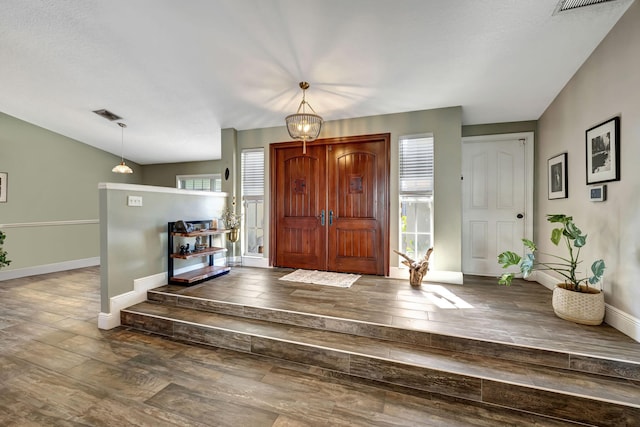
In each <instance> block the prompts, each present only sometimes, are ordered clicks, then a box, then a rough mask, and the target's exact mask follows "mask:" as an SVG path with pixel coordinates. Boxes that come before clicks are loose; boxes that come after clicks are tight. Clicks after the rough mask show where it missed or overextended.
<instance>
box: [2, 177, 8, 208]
mask: <svg viewBox="0 0 640 427" xmlns="http://www.w3.org/2000/svg"><path fill="white" fill-rule="evenodd" d="M8 175H9V174H8V173H6V172H0V203H6V201H7V185H8V184H9V183H8V182H7V179H8Z"/></svg>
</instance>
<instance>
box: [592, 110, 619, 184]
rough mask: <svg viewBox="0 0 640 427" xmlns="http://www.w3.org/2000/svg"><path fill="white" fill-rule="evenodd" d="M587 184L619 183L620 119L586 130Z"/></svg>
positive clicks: (615, 118)
mask: <svg viewBox="0 0 640 427" xmlns="http://www.w3.org/2000/svg"><path fill="white" fill-rule="evenodd" d="M585 139H586V141H585V143H586V148H587V151H586V160H587V184H596V183H599V182H608V181H620V117H614V118H613V119H611V120H607V121H606V122H603V123H600V124H599V125H596V126H594V127H592V128H591V129H588V130H587V131H586V136H585Z"/></svg>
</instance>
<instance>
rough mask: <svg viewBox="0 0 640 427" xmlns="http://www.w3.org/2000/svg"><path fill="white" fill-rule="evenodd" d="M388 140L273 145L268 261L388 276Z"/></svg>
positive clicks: (361, 138) (377, 137) (368, 137)
mask: <svg viewBox="0 0 640 427" xmlns="http://www.w3.org/2000/svg"><path fill="white" fill-rule="evenodd" d="M388 153H389V135H388V134H383V135H365V136H358V137H345V138H335V139H327V140H322V141H317V142H314V143H313V144H309V145H307V154H306V155H303V154H302V150H301V148H300V145H299V144H291V143H283V144H272V147H271V158H272V163H271V176H272V187H271V188H272V196H271V200H272V219H271V233H272V236H275V239H274V238H272V239H271V242H272V247H271V251H270V252H271V254H273V256H272V258H271V264H272V265H274V266H281V267H292V268H305V269H313V270H329V271H342V272H351V273H361V274H375V275H384V274H388V272H389V245H388V241H389V196H388V191H389V190H388V189H389V184H388V181H389V160H388V156H389V154H388Z"/></svg>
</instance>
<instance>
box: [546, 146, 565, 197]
mask: <svg viewBox="0 0 640 427" xmlns="http://www.w3.org/2000/svg"><path fill="white" fill-rule="evenodd" d="M547 165H548V169H549V172H548V173H549V200H551V199H566V198H567V197H569V191H568V189H567V153H562V154H558V155H557V156H554V157H552V158H550V159H549V160H548V161H547Z"/></svg>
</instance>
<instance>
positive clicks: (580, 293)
mask: <svg viewBox="0 0 640 427" xmlns="http://www.w3.org/2000/svg"><path fill="white" fill-rule="evenodd" d="M547 221H549V222H551V223H554V224H560V225H561V226H560V227H558V228H554V229H553V230H552V231H551V242H552V243H553V244H554V245H556V246H558V244H559V243H560V241H563V242H564V244H565V246H566V247H567V250H568V251H569V254H568V256H564V257H563V256H558V255H553V254H543V255H546V256H547V257H550V258H552V259H553V260H552V261H544V262H542V261H536V258H535V255H534V254H535V252H536V251H537V250H538V248H537V247H536V244H535V243H533V242H532V241H531V240H528V239H522V242H523V243H524V245H525V246H526V247H527V248H528V249H529V250H530V251H531V253H529V254H526V255H525V256H524V257H520V255H518V254H516V253H514V252H512V251H505V252H503V253H501V254H500V255H498V263H500V264H502V267H503V268H508V267H511V266H519V267H520V271H521V272H522V274H523V277H524V278H525V279H526V278H527V277H529V275H530V274H531V272H532V271H533V270H534V269H537V270H551V271H554V272H556V273H558V274H559V275H560V276H562V277H564V283H560V284H558V286H556V288H555V289H554V290H553V297H552V305H553V310H554V312H555V313H556V315H557V316H558V317H560V318H561V319H565V320H570V321H572V322H576V323H581V324H585V325H599V324H600V323H602V321H603V320H604V294H603V292H602V291H601V290H599V289H596V288H592V287H589V284H591V285H594V284H596V283H598V282H599V281H600V280H601V279H602V276H603V274H604V269H605V264H604V261H603V260H601V259H599V260H596V261H594V262H593V264H592V265H591V273H592V276H591V277H588V276H587V275H585V276H584V277H579V274H581V273H580V272H578V271H576V270H577V267H578V265H579V264H580V263H581V262H582V261H580V250H581V249H582V247H584V245H586V243H587V236H586V235H583V234H582V231H580V229H579V228H578V227H577V226H576V225H575V224H574V222H573V217H570V216H567V215H563V214H555V215H547ZM513 277H514V273H505V274H503V275H502V276H501V277H500V279H499V282H498V283H500V284H501V285H507V286H509V285H511V281H512V280H513ZM567 292H570V293H572V294H575V295H568V294H566V293H567ZM594 295H596V296H595V297H594Z"/></svg>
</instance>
